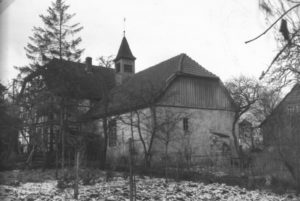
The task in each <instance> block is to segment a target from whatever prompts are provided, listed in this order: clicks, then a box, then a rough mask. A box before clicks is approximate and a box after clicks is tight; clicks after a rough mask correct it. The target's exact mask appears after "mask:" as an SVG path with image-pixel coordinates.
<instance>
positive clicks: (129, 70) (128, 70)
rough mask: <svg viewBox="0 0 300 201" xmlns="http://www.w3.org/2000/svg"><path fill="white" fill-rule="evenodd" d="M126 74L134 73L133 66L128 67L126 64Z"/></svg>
mask: <svg viewBox="0 0 300 201" xmlns="http://www.w3.org/2000/svg"><path fill="white" fill-rule="evenodd" d="M124 72H125V73H132V72H133V70H132V65H127V64H125V65H124Z"/></svg>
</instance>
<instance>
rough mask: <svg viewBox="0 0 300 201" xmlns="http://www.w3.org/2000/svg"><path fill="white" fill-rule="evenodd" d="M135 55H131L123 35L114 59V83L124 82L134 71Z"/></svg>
mask: <svg viewBox="0 0 300 201" xmlns="http://www.w3.org/2000/svg"><path fill="white" fill-rule="evenodd" d="M135 59H136V58H135V57H134V56H133V54H132V52H131V50H130V47H129V45H128V42H127V39H126V37H125V36H124V37H123V39H122V42H121V45H120V48H119V51H118V54H117V57H116V58H115V59H114V63H115V71H116V78H115V79H116V84H117V85H120V84H122V83H124V82H125V81H126V80H127V79H128V78H130V77H131V76H132V75H134V73H135Z"/></svg>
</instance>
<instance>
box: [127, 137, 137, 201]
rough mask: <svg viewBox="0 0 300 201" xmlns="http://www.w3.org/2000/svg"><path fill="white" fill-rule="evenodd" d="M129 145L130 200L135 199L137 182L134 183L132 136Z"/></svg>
mask: <svg viewBox="0 0 300 201" xmlns="http://www.w3.org/2000/svg"><path fill="white" fill-rule="evenodd" d="M128 142H129V143H128V146H129V198H130V201H134V200H135V193H134V192H135V183H134V181H135V180H134V175H133V140H132V138H130V139H129V141H128Z"/></svg>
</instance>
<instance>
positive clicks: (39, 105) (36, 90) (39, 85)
mask: <svg viewBox="0 0 300 201" xmlns="http://www.w3.org/2000/svg"><path fill="white" fill-rule="evenodd" d="M68 9H69V5H67V4H66V3H65V1H63V0H54V1H53V2H51V5H50V6H49V7H48V9H47V12H46V13H45V14H41V15H40V16H39V17H40V18H41V20H42V22H43V24H42V26H39V27H33V35H32V36H30V37H29V42H28V44H27V45H26V47H25V51H26V56H27V57H28V59H29V65H28V66H25V67H19V68H17V69H18V70H19V75H18V79H19V80H18V81H19V82H20V83H21V84H22V90H21V91H22V92H21V94H22V95H21V96H20V97H23V98H22V99H21V100H20V103H19V104H20V105H21V106H22V110H23V112H25V113H27V114H29V115H30V117H32V118H30V117H29V118H27V119H24V121H25V122H27V123H29V124H30V123H35V122H34V121H36V119H37V118H38V117H40V116H41V117H42V116H43V117H48V118H47V119H48V120H50V121H51V120H53V118H54V116H55V114H56V116H60V113H61V112H59V111H65V110H64V104H63V101H62V100H63V99H64V98H63V97H61V100H60V99H59V98H57V97H55V96H54V95H53V94H52V93H51V92H50V91H49V90H47V88H46V85H45V83H44V80H43V79H42V76H39V75H40V73H39V69H41V66H43V65H45V64H46V63H47V62H49V61H50V60H52V59H54V58H56V59H64V60H69V61H75V62H78V61H80V57H81V54H82V53H83V51H84V49H81V48H79V45H80V43H81V41H82V40H81V37H79V36H76V34H78V33H79V32H80V31H81V30H82V29H83V27H82V26H81V25H80V24H79V23H72V22H71V20H72V18H73V17H74V16H75V14H69V13H68ZM44 73H46V72H44ZM24 83H25V84H24ZM26 83H27V85H26ZM23 87H24V88H25V89H24V91H23ZM23 92H24V93H23ZM53 106H55V107H56V109H54V108H53ZM60 118H61V117H60ZM29 119H34V120H32V121H31V122H28V120H29ZM61 127H63V125H61ZM50 132H51V134H50V135H51V136H52V137H53V136H54V133H53V128H52V126H51V128H50ZM61 135H62V134H61ZM55 136H56V135H55ZM55 141H56V143H57V140H55ZM56 147H57V145H56ZM63 150H64V148H63ZM56 154H57V153H56ZM56 158H57V156H56ZM62 158H63V159H62V160H63V161H64V154H62Z"/></svg>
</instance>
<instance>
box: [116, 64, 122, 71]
mask: <svg viewBox="0 0 300 201" xmlns="http://www.w3.org/2000/svg"><path fill="white" fill-rule="evenodd" d="M120 69H121V65H120V63H117V64H116V72H117V73H119V72H120Z"/></svg>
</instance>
